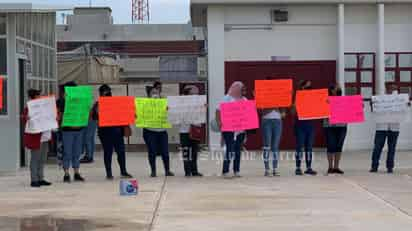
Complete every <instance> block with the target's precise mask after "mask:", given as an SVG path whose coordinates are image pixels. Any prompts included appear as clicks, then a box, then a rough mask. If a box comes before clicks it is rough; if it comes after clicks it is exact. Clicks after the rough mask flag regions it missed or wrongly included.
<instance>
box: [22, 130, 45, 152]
mask: <svg viewBox="0 0 412 231" xmlns="http://www.w3.org/2000/svg"><path fill="white" fill-rule="evenodd" d="M40 140H41V133H37V134H29V133H24V135H23V142H24V147H26V148H27V149H30V150H39V149H40V143H41V141H40Z"/></svg>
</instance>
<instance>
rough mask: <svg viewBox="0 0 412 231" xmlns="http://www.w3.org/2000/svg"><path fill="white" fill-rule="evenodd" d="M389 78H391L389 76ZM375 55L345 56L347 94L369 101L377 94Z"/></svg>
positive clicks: (354, 54) (355, 54)
mask: <svg viewBox="0 0 412 231" xmlns="http://www.w3.org/2000/svg"><path fill="white" fill-rule="evenodd" d="M388 78H390V76H389V75H388ZM374 86H375V54H374V53H346V54H345V94H346V95H359V94H360V95H362V96H363V97H364V98H365V99H369V98H371V97H372V95H373V94H374V93H375V90H374Z"/></svg>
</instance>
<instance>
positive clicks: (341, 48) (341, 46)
mask: <svg viewBox="0 0 412 231" xmlns="http://www.w3.org/2000/svg"><path fill="white" fill-rule="evenodd" d="M337 29H338V60H337V79H336V81H337V83H338V84H339V86H340V87H341V88H342V92H343V94H345V5H344V4H342V3H341V4H338V25H337Z"/></svg>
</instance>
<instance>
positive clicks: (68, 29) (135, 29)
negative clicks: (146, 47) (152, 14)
mask: <svg viewBox="0 0 412 231" xmlns="http://www.w3.org/2000/svg"><path fill="white" fill-rule="evenodd" d="M56 36H57V41H59V42H76V41H91V42H99V41H101V42H102V41H104V42H108V41H181V40H192V39H193V33H192V29H191V25H190V24H174V25H172V24H169V25H168V24H164V25H162V24H160V25H142V24H140V25H116V24H92V25H91V24H88V23H84V24H74V25H57V26H56Z"/></svg>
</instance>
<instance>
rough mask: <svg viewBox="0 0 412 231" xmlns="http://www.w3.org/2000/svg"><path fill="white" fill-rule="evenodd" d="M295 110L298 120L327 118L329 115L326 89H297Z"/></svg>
mask: <svg viewBox="0 0 412 231" xmlns="http://www.w3.org/2000/svg"><path fill="white" fill-rule="evenodd" d="M296 111H297V113H298V118H299V120H312V119H323V118H328V117H329V116H330V107H329V103H328V89H319V90H303V91H297V92H296Z"/></svg>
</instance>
